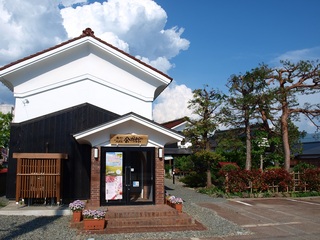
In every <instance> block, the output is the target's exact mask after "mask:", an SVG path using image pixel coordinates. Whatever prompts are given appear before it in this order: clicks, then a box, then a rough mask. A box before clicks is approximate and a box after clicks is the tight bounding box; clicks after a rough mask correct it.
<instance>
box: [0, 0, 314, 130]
mask: <svg viewBox="0 0 320 240" xmlns="http://www.w3.org/2000/svg"><path fill="white" fill-rule="evenodd" d="M319 9H320V1H319V0H268V1H259V0H199V1H195V0H154V1H152V0H108V1H103V0H99V1H95V0H59V1H52V0H41V1H40V0H28V1H20V0H10V1H7V0H0V31H1V32H3V33H5V35H3V36H2V37H1V38H0V66H3V65H5V64H8V63H10V62H12V61H15V60H18V59H21V58H23V57H25V56H28V55H30V54H33V53H35V52H38V51H41V50H44V49H46V48H49V47H52V46H55V45H56V44H59V43H61V42H63V41H66V40H68V39H70V38H73V37H77V36H79V35H80V34H81V32H82V30H84V29H85V28H87V27H90V28H92V29H93V30H94V32H95V35H96V36H97V37H100V38H102V39H103V40H105V41H107V42H109V43H110V44H112V45H114V46H116V47H118V48H120V49H121V50H123V51H126V52H128V53H129V54H131V55H133V56H135V57H137V58H139V59H141V60H142V61H144V62H146V63H148V64H150V65H152V66H154V67H156V68H157V69H159V70H161V71H163V72H165V73H167V74H168V75H169V76H171V77H172V78H173V79H174V82H173V83H172V84H170V85H169V87H168V88H167V89H166V90H165V91H164V92H163V93H162V94H161V95H160V96H159V97H158V99H157V100H156V102H155V103H154V108H153V117H154V120H155V121H157V122H160V123H161V122H165V121H170V120H174V119H177V118H180V117H184V116H186V115H190V114H191V111H190V109H188V108H187V105H188V101H189V100H190V99H191V98H192V90H194V89H198V88H203V87H204V86H205V85H209V87H210V88H219V89H220V90H223V91H224V92H226V91H227V89H226V88H225V84H226V82H227V80H228V78H229V77H230V76H231V75H232V74H240V73H245V72H246V71H250V70H251V69H252V68H255V67H257V66H258V65H259V64H260V63H266V64H268V65H269V66H271V67H274V66H278V65H279V62H280V60H287V59H288V60H291V61H298V60H315V59H320V14H319ZM306 99H308V98H306ZM309 99H310V98H309ZM317 99H319V97H312V98H311V100H313V101H317ZM0 103H10V104H14V98H13V95H12V93H11V92H9V91H8V89H7V88H6V87H5V86H3V85H1V84H0ZM298 125H299V127H300V129H301V130H307V131H308V132H312V131H314V130H315V128H314V127H312V126H310V124H309V123H308V122H306V121H304V120H303V119H302V120H301V122H299V123H298Z"/></svg>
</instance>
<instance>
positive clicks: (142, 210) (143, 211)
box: [106, 205, 179, 219]
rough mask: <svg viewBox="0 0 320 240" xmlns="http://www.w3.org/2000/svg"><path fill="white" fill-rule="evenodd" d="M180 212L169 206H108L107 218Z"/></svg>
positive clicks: (170, 215) (162, 215) (158, 215)
mask: <svg viewBox="0 0 320 240" xmlns="http://www.w3.org/2000/svg"><path fill="white" fill-rule="evenodd" d="M178 214H179V213H178V212H177V211H176V210H175V209H173V208H171V207H169V206H167V205H163V206H155V205H152V206H122V207H118V206H117V207H108V211H107V213H106V219H118V218H121V219H122V218H135V219H137V218H159V217H165V218H168V217H172V216H177V215H178Z"/></svg>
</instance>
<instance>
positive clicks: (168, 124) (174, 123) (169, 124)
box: [161, 118, 187, 129]
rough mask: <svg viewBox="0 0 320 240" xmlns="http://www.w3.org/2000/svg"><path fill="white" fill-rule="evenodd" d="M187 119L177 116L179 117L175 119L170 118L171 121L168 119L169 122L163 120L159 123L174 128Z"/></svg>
mask: <svg viewBox="0 0 320 240" xmlns="http://www.w3.org/2000/svg"><path fill="white" fill-rule="evenodd" d="M186 122H187V121H186V120H185V118H179V119H175V120H172V121H169V122H165V123H162V124H161V125H162V126H164V127H166V128H171V129H174V128H176V127H178V126H180V125H182V124H184V123H186Z"/></svg>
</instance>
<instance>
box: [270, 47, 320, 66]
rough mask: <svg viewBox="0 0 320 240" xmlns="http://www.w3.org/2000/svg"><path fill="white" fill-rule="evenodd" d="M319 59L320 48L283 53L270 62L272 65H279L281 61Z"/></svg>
mask: <svg viewBox="0 0 320 240" xmlns="http://www.w3.org/2000/svg"><path fill="white" fill-rule="evenodd" d="M318 59H320V47H314V48H306V49H299V50H294V51H288V52H285V53H283V54H281V55H279V56H278V57H276V58H275V59H273V60H272V61H271V63H273V64H279V62H280V61H281V60H289V61H291V62H298V61H300V60H318Z"/></svg>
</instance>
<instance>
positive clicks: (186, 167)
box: [174, 155, 194, 173]
mask: <svg viewBox="0 0 320 240" xmlns="http://www.w3.org/2000/svg"><path fill="white" fill-rule="evenodd" d="M174 167H175V169H179V171H180V172H184V173H188V172H189V171H191V170H194V163H193V162H192V157H191V156H190V155H188V156H182V157H176V158H175V159H174Z"/></svg>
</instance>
